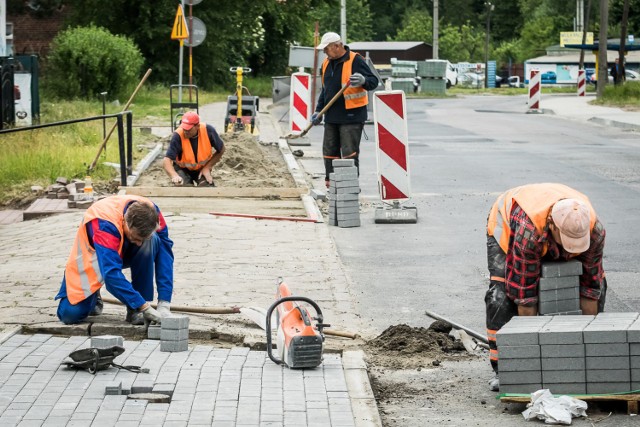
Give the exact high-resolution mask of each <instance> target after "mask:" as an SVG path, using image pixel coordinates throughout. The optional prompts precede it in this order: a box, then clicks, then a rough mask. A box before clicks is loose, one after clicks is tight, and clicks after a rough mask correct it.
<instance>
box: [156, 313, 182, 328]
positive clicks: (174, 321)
mask: <svg viewBox="0 0 640 427" xmlns="http://www.w3.org/2000/svg"><path fill="white" fill-rule="evenodd" d="M161 325H162V329H163V330H164V329H186V328H188V327H189V316H183V315H180V316H177V315H172V316H169V317H165V318H164V319H162V323H161Z"/></svg>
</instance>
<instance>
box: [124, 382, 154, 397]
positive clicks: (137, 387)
mask: <svg viewBox="0 0 640 427" xmlns="http://www.w3.org/2000/svg"><path fill="white" fill-rule="evenodd" d="M151 390H153V381H142V380H138V381H135V382H134V383H133V384H132V385H131V392H130V393H129V394H140V393H151Z"/></svg>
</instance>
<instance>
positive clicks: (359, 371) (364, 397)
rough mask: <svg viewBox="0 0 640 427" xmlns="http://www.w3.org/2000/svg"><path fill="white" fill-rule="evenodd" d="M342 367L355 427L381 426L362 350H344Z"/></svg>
mask: <svg viewBox="0 0 640 427" xmlns="http://www.w3.org/2000/svg"><path fill="white" fill-rule="evenodd" d="M342 367H343V369H344V376H345V380H346V382H347V390H348V392H349V398H350V399H351V409H352V411H353V421H354V423H355V425H356V427H382V420H381V419H380V413H379V412H378V405H377V403H376V399H375V397H374V395H373V390H372V389H371V383H370V382H369V374H368V373H367V364H366V363H365V361H364V353H363V352H362V350H347V351H344V352H343V353H342Z"/></svg>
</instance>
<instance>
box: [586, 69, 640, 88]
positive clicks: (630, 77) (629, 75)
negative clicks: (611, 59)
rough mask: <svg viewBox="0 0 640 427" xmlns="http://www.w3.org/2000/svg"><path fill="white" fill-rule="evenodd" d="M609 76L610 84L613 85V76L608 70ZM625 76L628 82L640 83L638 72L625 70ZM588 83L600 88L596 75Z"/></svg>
mask: <svg viewBox="0 0 640 427" xmlns="http://www.w3.org/2000/svg"><path fill="white" fill-rule="evenodd" d="M607 76H608V77H609V79H608V81H609V83H612V84H613V76H612V75H611V74H609V71H608V70H607ZM624 76H625V79H626V80H627V81H628V82H633V81H640V73H638V72H637V71H633V70H624ZM587 81H588V82H589V83H592V84H594V85H596V87H597V86H598V80H597V79H596V74H595V73H593V74H591V78H590V79H587Z"/></svg>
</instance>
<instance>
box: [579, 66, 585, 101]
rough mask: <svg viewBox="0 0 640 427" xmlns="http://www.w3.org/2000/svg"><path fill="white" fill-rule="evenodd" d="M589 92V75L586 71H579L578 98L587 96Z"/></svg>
mask: <svg viewBox="0 0 640 427" xmlns="http://www.w3.org/2000/svg"><path fill="white" fill-rule="evenodd" d="M586 90H587V75H586V72H585V71H584V70H578V96H585V92H586Z"/></svg>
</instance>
